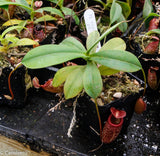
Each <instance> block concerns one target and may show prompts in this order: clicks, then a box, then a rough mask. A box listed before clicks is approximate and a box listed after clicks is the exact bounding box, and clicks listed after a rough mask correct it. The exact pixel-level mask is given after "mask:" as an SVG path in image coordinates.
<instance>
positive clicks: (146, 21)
mask: <svg viewBox="0 0 160 156" xmlns="http://www.w3.org/2000/svg"><path fill="white" fill-rule="evenodd" d="M154 17H160V15H158V14H156V13H150V14H149V15H148V16H147V17H146V18H145V20H144V21H145V26H146V28H148V27H149V22H150V20H151V19H152V18H154Z"/></svg>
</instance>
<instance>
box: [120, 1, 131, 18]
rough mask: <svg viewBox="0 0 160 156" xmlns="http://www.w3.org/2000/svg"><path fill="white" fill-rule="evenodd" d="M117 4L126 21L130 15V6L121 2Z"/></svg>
mask: <svg viewBox="0 0 160 156" xmlns="http://www.w3.org/2000/svg"><path fill="white" fill-rule="evenodd" d="M117 3H118V4H120V6H121V8H122V13H123V15H124V17H125V18H126V19H127V18H128V16H129V15H130V13H131V7H130V5H129V4H128V3H126V2H122V1H117Z"/></svg>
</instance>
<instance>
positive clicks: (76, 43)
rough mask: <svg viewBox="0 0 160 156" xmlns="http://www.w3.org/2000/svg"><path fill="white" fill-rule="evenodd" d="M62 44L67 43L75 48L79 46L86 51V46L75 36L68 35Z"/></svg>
mask: <svg viewBox="0 0 160 156" xmlns="http://www.w3.org/2000/svg"><path fill="white" fill-rule="evenodd" d="M60 44H63V45H67V46H70V47H74V48H77V49H79V50H81V51H83V52H85V51H86V49H85V47H84V46H83V44H82V43H81V42H80V41H78V40H77V39H76V38H74V37H67V38H66V39H64V40H63V41H62V42H61V43H60Z"/></svg>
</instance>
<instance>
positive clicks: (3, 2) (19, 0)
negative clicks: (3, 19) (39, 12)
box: [0, 0, 33, 14]
mask: <svg viewBox="0 0 160 156" xmlns="http://www.w3.org/2000/svg"><path fill="white" fill-rule="evenodd" d="M24 1H25V0H16V2H9V1H7V0H1V1H0V7H1V6H6V5H17V6H21V7H22V8H24V9H25V10H26V11H27V12H28V13H29V14H30V13H31V11H33V9H32V8H31V7H30V6H29V5H28V4H27V3H25V2H24Z"/></svg>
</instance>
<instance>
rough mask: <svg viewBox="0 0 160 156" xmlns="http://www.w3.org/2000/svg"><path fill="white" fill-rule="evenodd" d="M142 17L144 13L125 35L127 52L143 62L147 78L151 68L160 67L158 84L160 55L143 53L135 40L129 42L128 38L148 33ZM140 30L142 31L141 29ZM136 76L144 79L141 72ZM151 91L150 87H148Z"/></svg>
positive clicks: (159, 72)
mask: <svg viewBox="0 0 160 156" xmlns="http://www.w3.org/2000/svg"><path fill="white" fill-rule="evenodd" d="M141 17H142V12H141V13H140V14H139V15H138V16H137V18H136V19H135V20H134V21H133V22H132V24H131V25H130V27H129V28H128V30H127V32H126V33H124V34H123V36H122V37H123V39H124V40H125V41H126V43H127V50H128V51H130V52H132V53H133V54H134V55H136V56H137V58H138V59H139V61H140V62H141V65H142V67H143V69H144V72H145V75H146V77H147V76H148V70H149V68H150V67H159V70H158V71H156V75H157V82H158V81H159V80H160V54H158V53H155V54H146V53H144V52H143V50H142V49H141V47H140V45H139V43H136V42H135V40H134V38H133V39H132V40H128V37H129V36H130V35H134V34H136V36H137V35H140V34H141V33H142V32H147V31H148V28H146V27H145V24H143V25H142V26H141V24H142V22H143V19H141ZM140 19H141V20H140ZM139 28H140V29H139ZM134 75H136V76H137V77H139V78H140V79H143V74H142V72H141V71H138V72H135V73H134ZM148 88H149V89H151V88H150V87H148ZM159 88H160V86H159V87H157V90H159Z"/></svg>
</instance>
